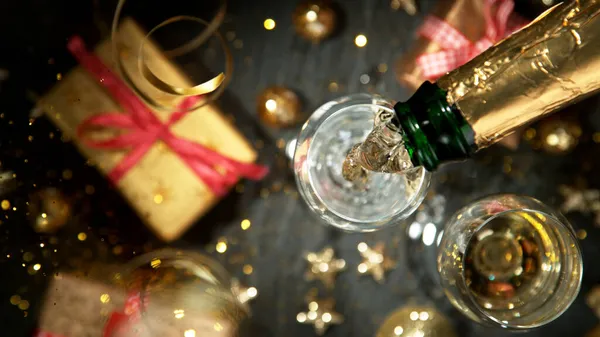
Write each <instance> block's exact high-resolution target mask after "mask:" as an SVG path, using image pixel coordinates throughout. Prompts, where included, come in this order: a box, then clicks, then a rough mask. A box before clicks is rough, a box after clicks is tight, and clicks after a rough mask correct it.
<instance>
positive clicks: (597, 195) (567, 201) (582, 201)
mask: <svg viewBox="0 0 600 337" xmlns="http://www.w3.org/2000/svg"><path fill="white" fill-rule="evenodd" d="M558 193H560V194H561V195H562V196H563V198H564V201H563V203H562V204H561V205H560V211H561V212H562V213H565V214H566V213H572V212H579V213H583V214H590V213H593V214H594V223H595V225H596V226H600V191H599V190H594V189H581V188H574V187H570V186H566V185H561V186H559V187H558Z"/></svg>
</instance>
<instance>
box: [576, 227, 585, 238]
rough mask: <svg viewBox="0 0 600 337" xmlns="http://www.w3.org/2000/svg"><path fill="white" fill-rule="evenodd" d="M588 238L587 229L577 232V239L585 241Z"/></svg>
mask: <svg viewBox="0 0 600 337" xmlns="http://www.w3.org/2000/svg"><path fill="white" fill-rule="evenodd" d="M586 237H587V231H586V230H585V229H580V230H578V231H577V238H578V239H579V240H584V239H585V238H586Z"/></svg>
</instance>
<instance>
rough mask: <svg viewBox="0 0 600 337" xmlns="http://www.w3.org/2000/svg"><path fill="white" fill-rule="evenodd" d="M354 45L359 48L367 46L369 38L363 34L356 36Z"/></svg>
mask: <svg viewBox="0 0 600 337" xmlns="http://www.w3.org/2000/svg"><path fill="white" fill-rule="evenodd" d="M354 44H355V45H356V46H357V47H359V48H362V47H364V46H366V45H367V37H366V36H364V35H362V34H359V35H356V37H355V38H354Z"/></svg>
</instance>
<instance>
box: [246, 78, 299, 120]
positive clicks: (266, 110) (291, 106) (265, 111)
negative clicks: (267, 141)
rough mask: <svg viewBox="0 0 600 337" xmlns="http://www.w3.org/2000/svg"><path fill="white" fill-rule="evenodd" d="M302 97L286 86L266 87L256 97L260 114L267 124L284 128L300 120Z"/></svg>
mask: <svg viewBox="0 0 600 337" xmlns="http://www.w3.org/2000/svg"><path fill="white" fill-rule="evenodd" d="M300 108H301V104H300V98H298V95H296V94H295V93H294V92H293V91H291V90H289V89H287V88H284V87H270V88H267V89H265V90H264V91H263V92H262V93H260V95H258V98H257V99H256V109H257V111H258V116H259V117H260V119H261V120H262V121H263V122H265V123H266V124H268V125H270V126H273V127H277V128H284V127H289V126H292V125H294V124H296V123H298V122H299V121H300V119H301V118H300V116H301V112H300Z"/></svg>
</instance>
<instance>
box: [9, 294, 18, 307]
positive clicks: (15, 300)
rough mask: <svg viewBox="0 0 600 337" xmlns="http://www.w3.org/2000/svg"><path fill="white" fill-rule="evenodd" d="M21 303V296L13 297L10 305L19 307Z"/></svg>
mask: <svg viewBox="0 0 600 337" xmlns="http://www.w3.org/2000/svg"><path fill="white" fill-rule="evenodd" d="M19 303H21V296H19V295H12V296H11V297H10V304H12V305H17V304H19Z"/></svg>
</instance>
